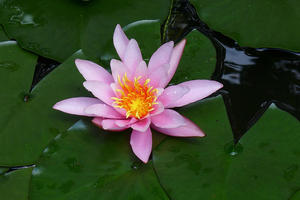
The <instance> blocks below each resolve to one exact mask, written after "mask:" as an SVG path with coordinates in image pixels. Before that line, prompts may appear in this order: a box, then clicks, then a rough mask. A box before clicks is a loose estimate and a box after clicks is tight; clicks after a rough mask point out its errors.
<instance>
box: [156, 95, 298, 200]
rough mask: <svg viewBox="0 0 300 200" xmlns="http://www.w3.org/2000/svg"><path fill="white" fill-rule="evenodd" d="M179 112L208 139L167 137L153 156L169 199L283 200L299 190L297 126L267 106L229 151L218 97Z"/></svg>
mask: <svg viewBox="0 0 300 200" xmlns="http://www.w3.org/2000/svg"><path fill="white" fill-rule="evenodd" d="M180 112H181V113H182V114H183V115H185V116H187V117H188V118H189V119H191V120H192V121H194V122H195V123H196V124H198V125H199V126H200V127H201V128H202V129H203V131H204V132H205V133H206V134H207V136H206V137H205V138H199V139H177V138H171V137H169V138H168V139H167V140H165V142H163V143H162V144H161V145H160V146H159V147H158V148H157V149H156V150H155V151H154V166H155V169H156V171H157V174H158V177H159V178H160V181H161V183H162V185H163V186H164V188H165V189H166V191H167V192H168V194H169V195H170V196H171V198H174V199H178V200H179V199H186V194H189V199H199V198H202V199H224V200H225V199H226V200H230V199H245V200H248V199H249V200H252V199H266V200H267V199H270V200H277V199H278V200H282V199H288V198H289V197H290V196H291V195H292V194H293V193H294V192H295V190H298V189H299V185H300V170H299V166H300V159H299V155H300V147H299V143H298V141H299V137H298V136H299V134H298V133H299V130H300V124H299V122H298V121H297V120H296V119H295V118H294V117H292V116H290V115H289V114H288V113H286V112H283V111H281V110H279V109H278V108H276V107H275V106H272V107H271V108H270V109H268V110H267V111H266V113H265V115H264V116H263V117H262V118H261V120H260V121H258V122H257V123H256V124H255V125H254V126H253V128H251V129H250V130H249V132H248V134H247V135H245V136H244V137H243V138H242V140H241V144H238V145H237V146H235V147H234V146H233V144H232V137H231V129H230V126H229V122H228V120H227V116H226V112H225V108H224V105H223V102H222V100H221V98H216V99H209V100H206V101H204V102H202V103H197V104H194V105H192V106H190V107H187V108H182V109H181V110H180ZM245 194H247V195H245Z"/></svg>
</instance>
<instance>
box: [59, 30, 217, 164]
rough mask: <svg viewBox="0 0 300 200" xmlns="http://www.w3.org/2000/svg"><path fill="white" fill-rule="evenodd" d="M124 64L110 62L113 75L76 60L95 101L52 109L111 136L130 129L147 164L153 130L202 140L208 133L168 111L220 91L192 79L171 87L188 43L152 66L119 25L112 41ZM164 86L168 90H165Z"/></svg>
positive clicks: (155, 58) (164, 50)
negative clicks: (83, 118) (79, 117)
mask: <svg viewBox="0 0 300 200" xmlns="http://www.w3.org/2000/svg"><path fill="white" fill-rule="evenodd" d="M113 43H114V46H115V49H116V51H117V53H118V55H119V57H120V59H121V61H120V60H115V59H112V60H111V62H110V66H111V72H112V74H110V73H109V72H107V71H106V70H105V69H104V68H102V67H101V66H99V65H97V64H95V63H93V62H90V61H87V60H80V59H76V61H75V63H76V66H77V68H78V70H79V72H80V73H81V74H82V75H83V77H84V78H85V79H86V81H85V82H84V83H83V85H84V87H85V88H86V89H87V90H88V91H90V92H91V93H92V94H93V95H94V96H95V97H96V98H91V97H75V98H70V99H66V100H63V101H60V102H58V103H56V104H55V105H54V106H53V108H54V109H56V110H60V111H62V112H66V113H69V114H74V115H82V116H89V117H93V120H92V122H93V123H94V124H96V125H97V126H99V127H101V128H103V129H105V130H110V131H122V130H125V129H128V128H131V129H132V133H131V138H130V144H131V147H132V150H133V152H134V153H135V155H136V156H137V157H138V158H139V159H141V160H142V161H143V162H144V163H147V162H148V159H149V156H150V154H151V151H152V133H151V130H150V127H151V128H153V129H154V130H157V131H159V132H161V133H164V134H166V135H170V136H176V137H203V136H204V135H205V134H204V133H203V132H202V131H201V129H200V128H199V127H198V126H197V125H195V124H194V123H193V122H192V121H190V120H189V119H187V118H185V117H183V116H182V115H180V114H179V113H178V112H176V111H174V110H172V109H170V108H174V107H181V106H184V105H187V104H190V103H193V102H195V101H198V100H200V99H203V98H205V97H207V96H208V95H210V94H212V93H213V92H215V91H216V90H218V89H220V88H221V87H222V84H221V83H219V82H216V81H212V80H191V81H187V82H183V83H180V84H178V85H172V86H168V87H167V85H168V83H169V82H170V80H171V79H172V77H173V75H174V73H175V71H176V68H177V66H178V64H179V61H180V58H181V55H182V52H183V49H184V46H185V43H186V40H182V41H181V42H180V43H179V44H178V45H176V46H175V47H174V43H173V42H172V41H171V42H168V43H165V44H163V45H162V46H161V47H159V49H158V50H157V51H156V52H155V53H154V54H153V55H152V57H151V58H150V61H149V63H148V67H147V64H146V62H145V61H144V60H143V58H142V54H141V51H140V48H139V46H138V43H137V42H136V40H134V39H130V40H129V39H128V38H127V36H126V35H125V33H124V32H123V30H122V28H121V27H120V25H117V26H116V29H115V31H114V36H113ZM165 87H166V88H165Z"/></svg>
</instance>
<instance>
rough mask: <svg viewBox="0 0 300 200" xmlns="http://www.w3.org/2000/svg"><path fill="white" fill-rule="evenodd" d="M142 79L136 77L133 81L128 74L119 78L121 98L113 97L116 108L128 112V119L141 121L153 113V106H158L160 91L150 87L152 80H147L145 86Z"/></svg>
mask: <svg viewBox="0 0 300 200" xmlns="http://www.w3.org/2000/svg"><path fill="white" fill-rule="evenodd" d="M141 78H142V77H141V76H139V77H135V78H134V79H133V80H134V81H131V80H129V79H128V77H127V74H126V73H125V75H124V76H123V77H122V78H121V77H120V76H118V83H119V86H120V87H121V89H116V92H118V93H119V94H120V97H119V98H118V97H112V99H113V100H114V107H117V108H123V109H125V110H126V118H128V117H135V118H137V119H141V118H143V117H145V116H146V115H148V114H149V112H151V111H153V110H154V108H153V106H154V105H155V104H158V103H157V102H156V100H157V96H156V95H157V93H158V90H157V89H156V88H155V89H153V87H151V86H150V85H149V82H150V79H146V80H145V81H144V83H143V84H141V83H140V79H141Z"/></svg>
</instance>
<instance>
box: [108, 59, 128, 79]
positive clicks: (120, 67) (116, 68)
mask: <svg viewBox="0 0 300 200" xmlns="http://www.w3.org/2000/svg"><path fill="white" fill-rule="evenodd" d="M110 68H111V73H112V76H113V78H114V81H115V82H116V83H117V82H118V76H120V79H121V80H122V77H123V76H124V75H125V72H126V66H125V65H124V64H123V63H122V62H121V61H119V60H116V59H112V60H111V61H110Z"/></svg>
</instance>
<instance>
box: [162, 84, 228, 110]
mask: <svg viewBox="0 0 300 200" xmlns="http://www.w3.org/2000/svg"><path fill="white" fill-rule="evenodd" d="M178 86H186V87H188V88H189V89H190V90H189V92H188V93H186V94H185V95H183V96H182V97H181V98H180V99H178V100H177V101H173V102H171V103H170V104H169V105H168V108H173V107H181V106H184V105H187V104H190V103H193V102H195V101H199V100H201V99H203V98H205V97H207V96H209V95H211V94H212V93H214V92H215V91H217V90H218V89H220V88H222V87H223V85H222V84H221V83H219V82H217V81H211V80H193V81H186V82H183V83H180V84H178Z"/></svg>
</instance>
